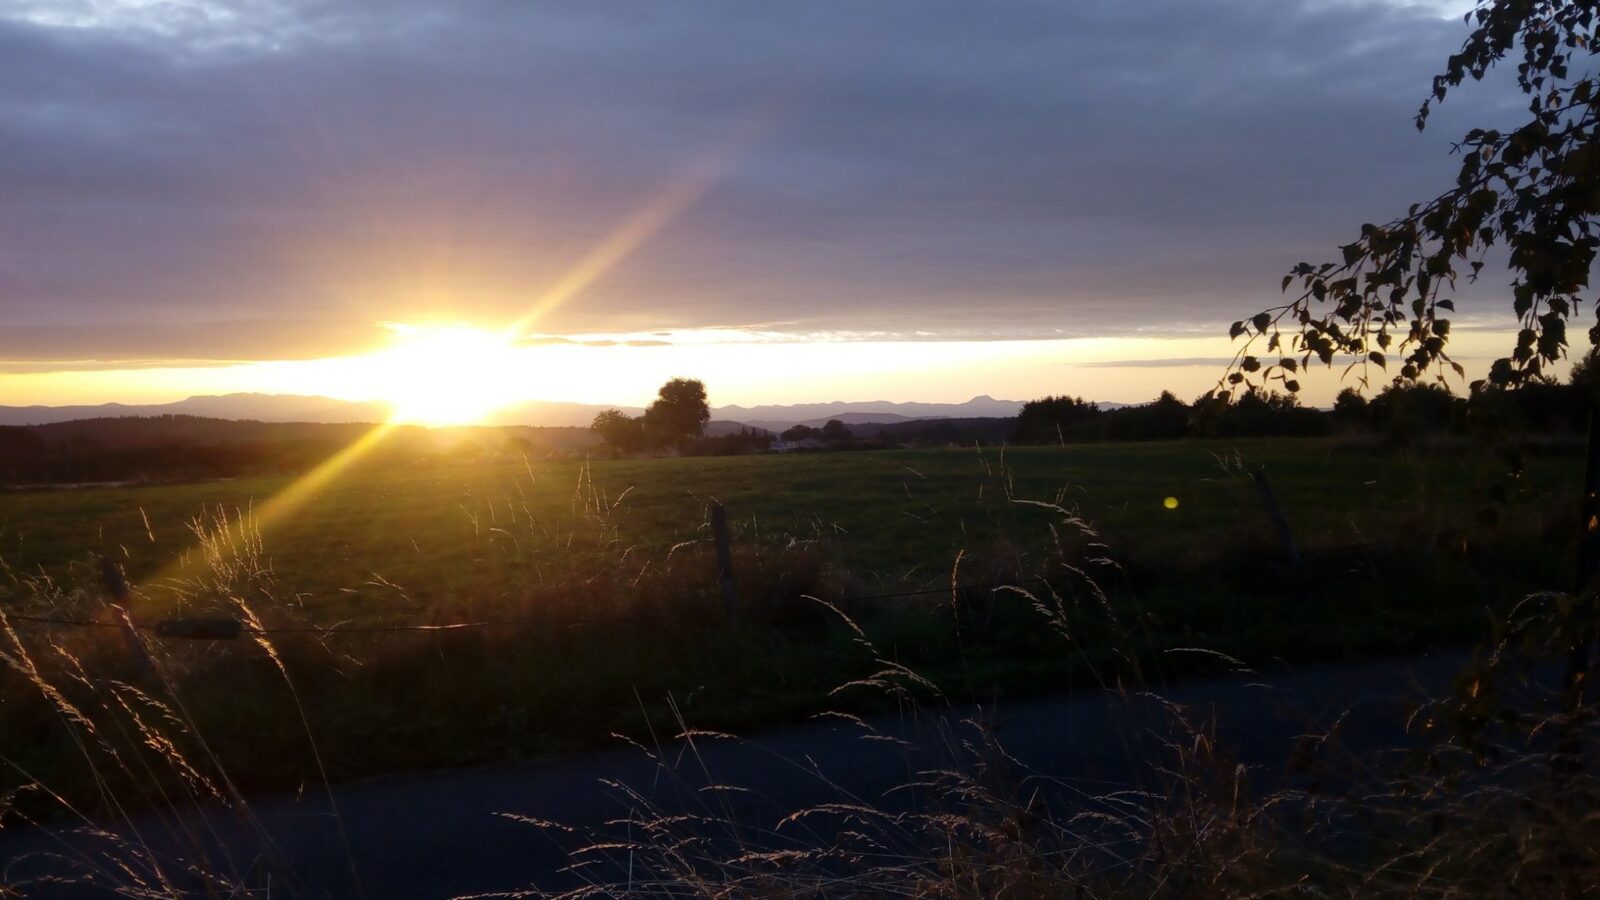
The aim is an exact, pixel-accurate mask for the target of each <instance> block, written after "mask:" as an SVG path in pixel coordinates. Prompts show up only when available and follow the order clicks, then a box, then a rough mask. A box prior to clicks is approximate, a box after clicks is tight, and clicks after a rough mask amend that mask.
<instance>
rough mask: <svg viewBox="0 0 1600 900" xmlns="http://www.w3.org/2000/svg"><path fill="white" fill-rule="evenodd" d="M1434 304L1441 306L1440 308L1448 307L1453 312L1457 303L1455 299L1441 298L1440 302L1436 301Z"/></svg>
mask: <svg viewBox="0 0 1600 900" xmlns="http://www.w3.org/2000/svg"><path fill="white" fill-rule="evenodd" d="M1434 305H1435V306H1437V307H1439V308H1440V309H1448V310H1450V311H1451V312H1455V311H1456V304H1455V301H1453V300H1440V301H1439V302H1438V303H1436V304H1434Z"/></svg>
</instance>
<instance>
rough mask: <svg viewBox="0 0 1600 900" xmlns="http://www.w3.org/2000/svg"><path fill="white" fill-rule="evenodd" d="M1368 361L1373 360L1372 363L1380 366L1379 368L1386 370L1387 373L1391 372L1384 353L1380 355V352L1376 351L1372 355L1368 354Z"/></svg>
mask: <svg viewBox="0 0 1600 900" xmlns="http://www.w3.org/2000/svg"><path fill="white" fill-rule="evenodd" d="M1367 359H1369V360H1371V361H1372V362H1375V363H1377V364H1378V368H1380V369H1382V370H1384V371H1385V372H1387V371H1389V364H1388V362H1387V361H1385V360H1384V358H1383V354H1382V353H1379V352H1378V351H1376V350H1374V351H1372V352H1371V353H1368V354H1367Z"/></svg>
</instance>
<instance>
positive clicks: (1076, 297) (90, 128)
mask: <svg viewBox="0 0 1600 900" xmlns="http://www.w3.org/2000/svg"><path fill="white" fill-rule="evenodd" d="M1465 8H1466V6H1464V5H1463V4H1462V3H1461V2H1459V0H1458V2H1451V3H1428V2H1417V3H1405V2H1399V0H1381V2H1379V0H1374V2H1364V0H1210V2H1194V0H1075V2H1029V0H1022V2H996V3H981V4H974V3H967V2H944V0H875V2H868V3H863V2H858V0H820V2H805V3H770V2H748V0H739V2H734V0H726V2H721V0H704V2H683V3H671V4H665V3H656V2H643V0H640V2H633V3H624V2H609V0H581V2H578V0H575V2H552V3H544V2H522V0H516V2H512V0H506V2H487V0H451V2H448V3H447V2H419V0H385V2H381V3H380V2H349V0H345V2H318V0H281V2H272V0H256V2H249V3H237V4H235V3H229V2H213V3H205V4H201V3H194V2H187V0H164V2H163V0H146V2H138V0H76V2H74V0H60V2H44V0H7V2H6V3H5V4H3V5H0V60H3V62H0V75H3V77H0V404H9V405H22V404H32V403H40V404H52V405H61V404H69V403H73V404H75V403H98V402H105V401H121V402H156V401H165V400H172V399H178V398H181V397H185V396H189V395H192V394H213V393H226V392H231V391H265V392H276V393H316V394H325V395H328V396H335V397H341V398H345V399H374V398H376V399H403V398H398V397H397V395H398V394H405V393H414V392H426V391H430V390H432V391H434V392H435V393H438V392H440V391H443V392H444V393H446V394H455V395H459V394H463V393H470V392H476V393H477V394H479V395H481V400H480V401H479V402H482V403H488V402H490V401H491V400H492V401H493V402H509V401H511V400H515V399H545V400H574V401H581V402H594V403H620V404H639V403H642V402H643V401H645V400H646V399H648V398H649V396H650V395H651V394H653V392H654V389H655V387H656V386H657V385H659V384H660V383H661V381H663V380H665V378H667V377H672V376H676V375H682V376H687V377H699V378H702V379H704V380H705V381H706V383H707V385H708V388H709V389H710V393H711V399H712V402H713V403H714V404H719V405H720V404H723V403H740V404H745V405H753V404H758V403H793V402H808V401H823V400H868V399H889V400H917V401H959V400H964V399H967V398H968V397H971V396H973V395H976V394H990V395H994V396H997V397H1007V398H1011V399H1027V398H1029V397H1034V396H1041V395H1044V394H1054V393H1072V394H1079V395H1083V396H1086V397H1088V398H1090V399H1095V400H1102V401H1115V402H1137V401H1142V400H1147V399H1150V398H1151V397H1153V396H1154V395H1155V394H1156V393H1157V392H1158V391H1160V390H1163V389H1171V390H1174V391H1176V392H1177V393H1179V394H1180V396H1185V397H1192V396H1195V395H1198V394H1199V393H1201V392H1203V391H1205V390H1206V389H1208V388H1209V387H1211V386H1212V385H1213V384H1215V382H1216V380H1217V378H1218V377H1219V375H1220V374H1221V371H1222V367H1223V366H1224V365H1225V364H1226V362H1227V360H1228V358H1229V356H1230V355H1231V352H1232V347H1231V345H1230V342H1229V340H1228V338H1227V328H1228V323H1230V322H1231V321H1233V320H1235V319H1239V318H1243V317H1245V316H1247V315H1249V314H1250V313H1253V312H1255V311H1257V310H1258V309H1261V308H1264V307H1266V306H1269V305H1272V304H1274V303H1276V302H1280V298H1281V295H1280V294H1279V280H1280V277H1281V275H1282V274H1283V273H1284V272H1286V271H1287V270H1288V268H1289V267H1290V266H1292V265H1293V264H1295V263H1296V262H1299V261H1301V260H1308V261H1313V262H1321V261H1323V260H1326V259H1330V258H1333V257H1334V256H1335V255H1336V252H1337V250H1336V248H1337V246H1338V245H1339V244H1341V243H1345V242H1348V241H1349V240H1351V239H1352V238H1353V237H1354V235H1355V233H1356V229H1357V228H1358V226H1359V225H1360V223H1362V222H1367V221H1385V220H1387V219H1389V218H1392V217H1393V216H1395V215H1396V214H1399V213H1402V212H1403V211H1404V209H1405V207H1406V205H1408V204H1409V203H1410V202H1412V201H1415V200H1420V199H1424V198H1426V197H1431V196H1433V195H1434V194H1436V193H1438V192H1439V191H1440V190H1441V189H1443V188H1444V187H1446V186H1447V185H1448V184H1449V182H1450V180H1451V178H1452V177H1453V174H1454V170H1455V166H1456V161H1455V160H1454V159H1453V158H1452V157H1451V156H1450V147H1451V141H1452V139H1456V138H1459V137H1460V135H1461V134H1462V133H1463V132H1465V131H1466V130H1467V129H1468V128H1470V127H1474V126H1493V125H1497V124H1501V123H1502V122H1506V121H1514V120H1515V118H1516V115H1517V112H1518V111H1519V110H1520V109H1521V106H1522V103H1521V101H1520V100H1519V99H1518V95H1517V94H1516V93H1515V91H1514V90H1512V89H1510V88H1509V86H1507V85H1505V84H1502V83H1494V84H1485V85H1474V86H1471V87H1468V88H1466V89H1463V90H1462V91H1461V92H1460V93H1459V94H1452V95H1451V97H1450V99H1449V101H1448V102H1447V103H1445V104H1444V105H1443V106H1442V107H1441V108H1440V109H1439V110H1438V112H1437V113H1436V114H1435V115H1434V117H1433V119H1432V120H1431V121H1430V125H1429V128H1428V130H1427V131H1425V132H1423V133H1420V134H1419V133H1418V132H1417V131H1416V129H1415V128H1414V127H1413V125H1412V116H1413V115H1414V113H1415V112H1416V109H1417V106H1418V105H1419V103H1420V101H1421V99H1422V97H1423V95H1424V93H1425V92H1426V90H1427V88H1428V85H1429V79H1430V77H1431V76H1432V74H1433V73H1434V72H1435V71H1436V70H1438V69H1439V68H1440V67H1441V66H1442V64H1443V61H1444V59H1445V58H1446V57H1447V56H1448V55H1449V54H1450V53H1451V52H1453V51H1454V50H1455V49H1456V48H1457V47H1459V45H1460V42H1461V40H1462V38H1463V37H1464V36H1465V32H1466V28H1465V26H1464V25H1463V24H1462V22H1461V19H1460V15H1461V13H1462V11H1463V10H1464V9H1465ZM1507 280H1508V278H1506V277H1503V273H1497V270H1495V269H1493V268H1491V269H1490V270H1489V271H1488V273H1487V274H1486V276H1485V277H1484V279H1482V281H1481V282H1480V283H1479V284H1478V285H1475V286H1465V285H1464V286H1463V287H1462V289H1461V290H1460V292H1459V293H1458V295H1457V296H1458V298H1459V302H1458V305H1459V306H1460V308H1461V315H1460V316H1459V317H1458V322H1457V329H1456V333H1457V336H1458V338H1457V348H1456V353H1457V356H1458V358H1460V359H1462V361H1463V362H1464V363H1466V364H1467V366H1468V368H1469V369H1470V370H1473V371H1481V370H1482V369H1483V368H1484V367H1485V366H1486V365H1487V362H1488V360H1489V359H1491V358H1492V357H1493V356H1496V355H1503V353H1504V351H1505V350H1506V349H1507V348H1508V347H1509V344H1508V343H1507V340H1508V339H1507V337H1506V335H1507V333H1508V331H1509V330H1510V329H1512V328H1513V327H1514V325H1513V323H1512V322H1511V321H1509V317H1510V312H1509V309H1508V304H1506V303H1505V302H1503V300H1501V299H1500V298H1501V297H1503V296H1504V294H1505V289H1504V285H1505V283H1506V281H1507ZM1576 330H1578V329H1575V331H1576ZM490 338H494V340H490ZM1303 381H1304V383H1305V385H1306V389H1307V391H1306V396H1307V399H1309V400H1310V401H1311V402H1325V401H1326V399H1327V398H1329V397H1331V396H1332V394H1333V393H1335V392H1336V391H1337V390H1338V389H1339V388H1340V387H1342V386H1343V385H1344V384H1348V383H1349V382H1341V380H1340V376H1339V373H1338V371H1337V370H1335V371H1332V372H1321V373H1318V374H1314V375H1312V376H1311V377H1309V378H1306V379H1303ZM435 402H438V401H437V400H436V401H435Z"/></svg>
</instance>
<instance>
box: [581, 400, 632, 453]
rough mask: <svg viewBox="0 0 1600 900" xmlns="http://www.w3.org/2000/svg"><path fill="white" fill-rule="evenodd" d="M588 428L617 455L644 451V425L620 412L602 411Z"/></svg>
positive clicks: (612, 410)
mask: <svg viewBox="0 0 1600 900" xmlns="http://www.w3.org/2000/svg"><path fill="white" fill-rule="evenodd" d="M589 428H590V430H592V431H594V432H595V433H596V434H598V435H600V440H602V441H605V444H606V446H607V447H610V448H611V449H612V450H613V451H615V452H617V453H635V452H637V451H639V450H643V449H644V444H645V441H644V423H643V422H641V421H640V420H638V419H635V418H634V417H632V416H630V415H627V414H626V413H624V412H622V411H621V410H618V409H607V410H602V411H601V412H600V413H598V414H597V415H596V416H595V417H594V421H593V422H591V423H590V424H589Z"/></svg>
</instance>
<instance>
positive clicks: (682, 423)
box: [644, 378, 711, 443]
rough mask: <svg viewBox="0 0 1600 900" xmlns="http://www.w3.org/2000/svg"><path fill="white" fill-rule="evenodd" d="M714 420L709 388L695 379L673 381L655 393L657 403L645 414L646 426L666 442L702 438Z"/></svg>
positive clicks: (651, 405)
mask: <svg viewBox="0 0 1600 900" xmlns="http://www.w3.org/2000/svg"><path fill="white" fill-rule="evenodd" d="M709 421H711V407H710V406H709V405H708V404H707V403H706V386H705V384H704V383H702V382H700V381H697V380H695V379H692V378H674V379H672V380H671V381H669V382H667V383H666V384H663V385H662V386H661V389H660V390H659V391H657V392H656V400H655V401H654V402H653V403H651V404H650V406H649V407H648V408H646V409H645V411H644V424H645V429H646V430H647V431H650V432H652V433H653V434H655V435H656V436H657V438H658V439H659V440H660V441H662V442H663V443H676V442H681V441H684V440H687V439H689V438H695V437H699V436H700V435H701V434H702V433H704V431H705V427H706V423H707V422H709Z"/></svg>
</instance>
